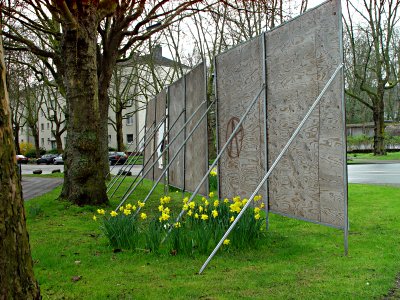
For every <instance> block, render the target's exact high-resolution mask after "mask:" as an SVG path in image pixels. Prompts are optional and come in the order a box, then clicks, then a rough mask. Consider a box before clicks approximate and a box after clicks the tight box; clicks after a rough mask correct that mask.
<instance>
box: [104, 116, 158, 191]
mask: <svg viewBox="0 0 400 300" xmlns="http://www.w3.org/2000/svg"><path fill="white" fill-rule="evenodd" d="M162 122H163V120H161V122H160V123H159V124H158V125H157V126H156V127H155V128H154V130H153V132H152V133H151V138H150V139H149V140H151V139H152V138H153V136H154V135H155V133H156V132H157V130H158V128H159V127H160V126H161V124H162ZM154 124H155V123H153V124H152V126H153V125H154ZM143 138H145V137H143ZM148 143H149V142H147V144H148ZM147 144H145V147H146V146H147ZM137 159H138V158H136V160H135V161H134V162H136V161H137ZM127 162H128V160H126V161H125V163H124V166H125V165H127ZM131 169H132V165H131ZM121 170H123V171H125V170H126V168H121ZM121 176H122V172H121V174H118V175H117V176H115V177H114V178H113V180H112V181H110V183H109V185H108V186H107V193H108V192H109V191H110V190H111V188H112V187H113V186H114V184H115V183H116V182H117V180H118V179H119V178H120V177H121ZM112 196H113V195H111V196H110V197H112Z"/></svg>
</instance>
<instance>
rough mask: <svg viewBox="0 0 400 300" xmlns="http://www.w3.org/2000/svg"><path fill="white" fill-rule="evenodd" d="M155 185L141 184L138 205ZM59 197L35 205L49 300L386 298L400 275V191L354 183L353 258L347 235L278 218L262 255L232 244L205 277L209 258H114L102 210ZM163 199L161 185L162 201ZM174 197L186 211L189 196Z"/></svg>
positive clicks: (138, 254)
mask: <svg viewBox="0 0 400 300" xmlns="http://www.w3.org/2000/svg"><path fill="white" fill-rule="evenodd" d="M124 184H126V183H124ZM149 187H150V185H149V183H148V182H146V183H144V184H141V185H140V189H139V190H138V191H137V193H136V192H135V193H136V194H135V195H134V197H135V199H137V200H142V199H143V197H144V195H145V191H146V190H148V189H149ZM59 192H60V188H57V189H56V190H54V191H52V192H50V193H48V194H46V195H44V196H41V197H38V198H35V199H32V200H29V201H27V202H26V211H27V222H28V230H29V234H30V242H31V247H32V255H33V259H34V263H35V275H36V277H37V279H38V280H39V283H40V286H41V292H42V295H43V298H44V299H198V298H204V299H242V298H243V299H375V298H378V299H379V298H381V297H383V296H384V295H385V294H387V293H388V291H389V290H390V289H391V288H393V287H394V286H395V278H396V275H397V274H398V273H399V272H400V249H399V248H400V238H399V237H400V217H399V216H400V205H399V199H400V189H399V188H394V187H385V186H368V185H356V184H352V185H350V186H349V216H350V237H349V255H348V256H347V257H345V256H344V255H343V234H342V232H341V231H339V230H336V229H332V228H327V227H323V226H319V225H315V224H311V223H306V222H301V221H296V220H291V219H288V218H284V217H280V216H276V215H271V216H270V229H269V231H268V233H267V234H266V236H265V238H263V239H262V240H261V241H260V243H259V244H258V245H257V247H256V248H255V249H252V250H246V251H232V250H229V247H228V248H227V249H225V250H224V251H221V252H218V254H217V255H216V257H215V258H214V259H213V260H212V261H211V263H210V264H209V266H208V268H207V269H206V270H205V272H204V273H203V275H197V272H198V270H199V268H200V267H201V265H202V264H203V262H204V261H205V259H206V258H207V257H206V256H200V255H198V256H195V257H185V256H183V255H177V256H171V255H169V254H158V255H156V254H152V253H146V252H145V251H143V250H141V249H137V250H136V251H126V250H123V251H122V252H117V253H114V252H113V249H112V248H110V247H109V246H108V244H107V240H106V239H105V238H104V237H103V236H102V235H101V232H100V230H99V223H98V222H95V221H93V220H92V216H93V214H94V212H95V211H96V209H97V207H75V206H71V205H68V203H65V202H59V201H57V200H55V198H56V197H57V196H58V193H59ZM121 193H122V192H119V196H121ZM160 195H161V188H160V189H157V190H156V196H155V197H156V198H158V197H159V196H160ZM172 196H173V198H174V199H176V201H177V202H178V201H179V205H180V204H181V203H180V200H181V199H182V195H181V194H180V193H172ZM117 202H118V201H117V200H112V204H113V205H112V208H115V206H116V204H117ZM148 204H149V205H146V207H145V208H144V209H147V210H149V209H150V207H151V208H152V209H154V208H155V207H156V206H157V205H158V201H156V200H155V199H153V200H152V199H150V200H149V201H148ZM108 209H110V208H108ZM75 276H76V279H79V280H75V281H74V280H72V278H73V277H75ZM78 276H79V277H78Z"/></svg>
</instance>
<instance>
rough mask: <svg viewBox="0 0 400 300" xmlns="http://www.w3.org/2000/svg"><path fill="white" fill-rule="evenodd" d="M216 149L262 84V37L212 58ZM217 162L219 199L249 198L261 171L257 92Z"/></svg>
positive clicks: (261, 123) (261, 125)
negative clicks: (214, 67)
mask: <svg viewBox="0 0 400 300" xmlns="http://www.w3.org/2000/svg"><path fill="white" fill-rule="evenodd" d="M215 64H216V73H217V78H216V80H217V95H218V120H217V125H218V137H219V141H218V148H219V149H221V148H222V147H223V146H224V145H225V143H226V141H227V140H228V139H229V137H230V135H231V133H232V131H233V130H234V128H235V126H236V125H237V124H238V122H239V120H240V118H241V117H242V115H243V114H244V112H245V111H246V109H247V107H248V106H249V104H250V102H251V101H252V100H253V99H254V97H255V96H256V95H257V94H258V93H259V92H260V90H261V88H262V85H263V74H262V70H263V65H262V64H263V48H262V38H261V37H258V38H255V39H253V40H250V41H248V42H246V43H245V44H242V45H239V46H238V47H236V48H233V49H231V50H229V51H228V52H225V53H223V54H221V55H219V56H217V57H216V60H215ZM259 98H260V100H259V101H257V102H256V104H255V105H254V107H253V108H252V109H251V110H250V112H249V114H248V116H247V117H246V119H245V122H244V123H243V124H242V127H241V128H240V130H239V131H238V132H237V133H236V135H235V137H234V139H233V140H232V141H231V143H230V144H229V146H228V148H227V149H226V151H225V152H224V153H223V155H222V156H221V159H220V161H219V163H218V176H219V182H220V187H219V193H220V197H221V198H225V197H227V198H232V197H234V196H237V195H239V196H241V197H243V198H244V197H249V196H250V195H251V193H252V192H253V191H254V190H255V188H256V187H257V185H258V183H259V182H260V181H261V179H262V175H263V173H264V169H265V166H264V117H263V113H264V112H263V99H264V93H262V94H261V95H260V97H259Z"/></svg>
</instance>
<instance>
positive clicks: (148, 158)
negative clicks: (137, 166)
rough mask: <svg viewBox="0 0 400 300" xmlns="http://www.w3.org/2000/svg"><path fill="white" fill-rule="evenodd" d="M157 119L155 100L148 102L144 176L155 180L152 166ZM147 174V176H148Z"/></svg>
mask: <svg viewBox="0 0 400 300" xmlns="http://www.w3.org/2000/svg"><path fill="white" fill-rule="evenodd" d="M155 119H156V101H155V99H151V100H150V101H149V102H147V106H146V134H145V141H144V145H145V147H144V150H143V167H144V168H143V174H145V176H144V177H145V178H147V179H150V180H153V179H154V174H153V169H154V168H151V165H152V164H153V157H154V150H155V145H154V143H155V139H154V130H155V128H156V125H155ZM146 173H147V174H146Z"/></svg>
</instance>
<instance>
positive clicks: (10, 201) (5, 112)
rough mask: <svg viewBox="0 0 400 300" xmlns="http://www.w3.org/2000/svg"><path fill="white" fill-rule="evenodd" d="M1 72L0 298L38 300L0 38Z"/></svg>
mask: <svg viewBox="0 0 400 300" xmlns="http://www.w3.org/2000/svg"><path fill="white" fill-rule="evenodd" d="M0 35H1V29H0ZM0 71H1V77H0V143H1V147H0V165H1V168H0V236H1V243H0V274H1V275H0V297H1V298H2V299H40V291H39V286H38V283H37V281H36V280H35V277H34V274H33V262H32V257H31V251H30V246H29V238H28V233H27V230H26V222H25V212H24V204H23V199H22V188H21V183H20V180H19V178H18V173H17V170H16V159H15V147H14V139H13V134H12V128H11V113H10V108H9V100H8V93H7V88H6V69H5V64H4V53H3V43H2V39H1V36H0Z"/></svg>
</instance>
